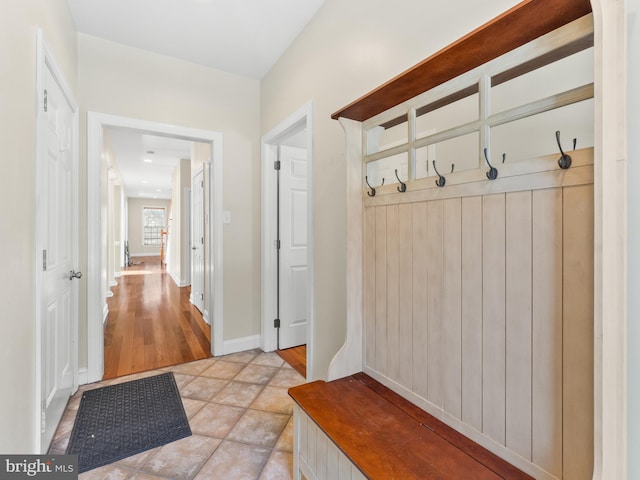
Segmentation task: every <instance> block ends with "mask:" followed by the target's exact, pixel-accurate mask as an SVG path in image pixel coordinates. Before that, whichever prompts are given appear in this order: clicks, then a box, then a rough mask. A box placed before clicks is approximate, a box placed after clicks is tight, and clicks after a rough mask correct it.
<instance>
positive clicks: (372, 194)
mask: <svg viewBox="0 0 640 480" xmlns="http://www.w3.org/2000/svg"><path fill="white" fill-rule="evenodd" d="M364 181H365V182H367V186H368V187H369V188H370V189H371V191H370V192H369V191H368V192H367V195H369V196H370V197H375V196H376V189H375V188H373V187H372V186H371V184H370V183H369V177H367V176H366V175H365V176H364ZM382 185H384V177H382V183H381V184H380V186H382Z"/></svg>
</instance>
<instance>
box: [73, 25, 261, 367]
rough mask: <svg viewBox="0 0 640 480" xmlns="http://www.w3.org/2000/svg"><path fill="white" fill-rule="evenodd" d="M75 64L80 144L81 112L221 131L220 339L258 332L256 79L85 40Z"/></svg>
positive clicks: (84, 37)
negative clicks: (226, 216) (224, 213)
mask: <svg viewBox="0 0 640 480" xmlns="http://www.w3.org/2000/svg"><path fill="white" fill-rule="evenodd" d="M78 65H79V66H78V81H79V103H80V109H81V112H80V114H81V126H80V129H81V133H80V134H81V138H83V137H84V136H85V131H86V122H85V121H84V119H85V115H86V112H87V111H95V112H100V113H108V114H114V115H120V116H125V117H132V118H140V119H144V120H151V121H158V122H163V123H169V124H175V125H181V126H185V127H192V128H198V129H204V130H212V131H218V132H222V134H223V144H224V168H223V178H224V209H225V210H230V211H231V212H232V216H233V217H232V218H233V223H232V224H230V225H225V231H224V259H223V261H224V318H225V325H224V327H225V330H224V337H225V340H228V339H232V338H238V337H245V336H250V335H256V334H259V333H260V257H259V254H260V204H259V201H260V171H259V167H258V157H259V147H260V143H259V140H260V129H259V122H260V116H259V108H260V103H259V94H260V91H259V83H258V81H256V80H252V79H248V78H245V77H241V76H237V75H232V74H228V73H224V72H221V71H218V70H214V69H211V68H206V67H203V66H199V65H195V64H192V63H189V62H185V61H181V60H177V59H174V58H170V57H165V56H162V55H157V54H153V53H149V52H145V51H142V50H139V49H135V48H130V47H126V46H123V45H120V44H116V43H113V42H109V41H105V40H101V39H97V38H94V37H91V36H87V35H83V34H80V35H78ZM85 151H86V149H85V148H81V152H83V153H82V154H81V158H80V162H81V164H83V165H85V166H86V156H85V154H84V152H85ZM85 168H86V167H85ZM80 195H81V203H82V202H83V201H84V199H85V198H86V191H81V192H80ZM82 218H86V212H84V216H81V219H82ZM81 241H82V239H81ZM84 242H85V243H86V237H85V239H84ZM133 251H134V250H133V249H132V252H133ZM80 338H81V341H83V340H84V339H85V338H86V334H85V335H84V336H83V335H82V332H81V337H80ZM80 362H81V366H82V359H81V360H80ZM85 363H86V359H85Z"/></svg>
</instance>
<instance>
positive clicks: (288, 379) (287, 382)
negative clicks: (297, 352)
mask: <svg viewBox="0 0 640 480" xmlns="http://www.w3.org/2000/svg"><path fill="white" fill-rule="evenodd" d="M303 383H306V380H305V378H304V377H303V376H302V375H300V374H299V373H298V372H296V371H295V370H293V369H289V368H281V369H280V370H279V371H278V373H277V374H276V375H275V376H274V377H273V378H272V379H271V381H270V382H269V386H270V387H280V388H291V387H295V386H297V385H302V384H303Z"/></svg>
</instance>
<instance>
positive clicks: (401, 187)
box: [396, 168, 407, 193]
mask: <svg viewBox="0 0 640 480" xmlns="http://www.w3.org/2000/svg"><path fill="white" fill-rule="evenodd" d="M396 178H397V179H398V182H400V186H399V187H397V188H398V191H399V192H400V193H404V192H406V191H407V184H406V183H404V182H403V181H402V180H400V177H399V176H398V169H397V168H396Z"/></svg>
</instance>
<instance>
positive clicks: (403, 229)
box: [398, 204, 413, 388]
mask: <svg viewBox="0 0 640 480" xmlns="http://www.w3.org/2000/svg"><path fill="white" fill-rule="evenodd" d="M412 216H413V209H412V206H411V205H408V204H405V205H400V206H399V207H398V229H399V245H398V249H399V267H400V306H399V315H400V317H399V323H400V325H399V327H400V331H399V335H400V339H399V340H400V345H399V347H398V348H399V360H400V372H399V375H398V379H399V381H400V383H401V384H402V385H405V386H406V387H408V388H412V386H413V385H412V384H413V368H412V365H413V348H412V343H413V284H412V279H413V261H412V260H413V228H412V221H411V220H412Z"/></svg>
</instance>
